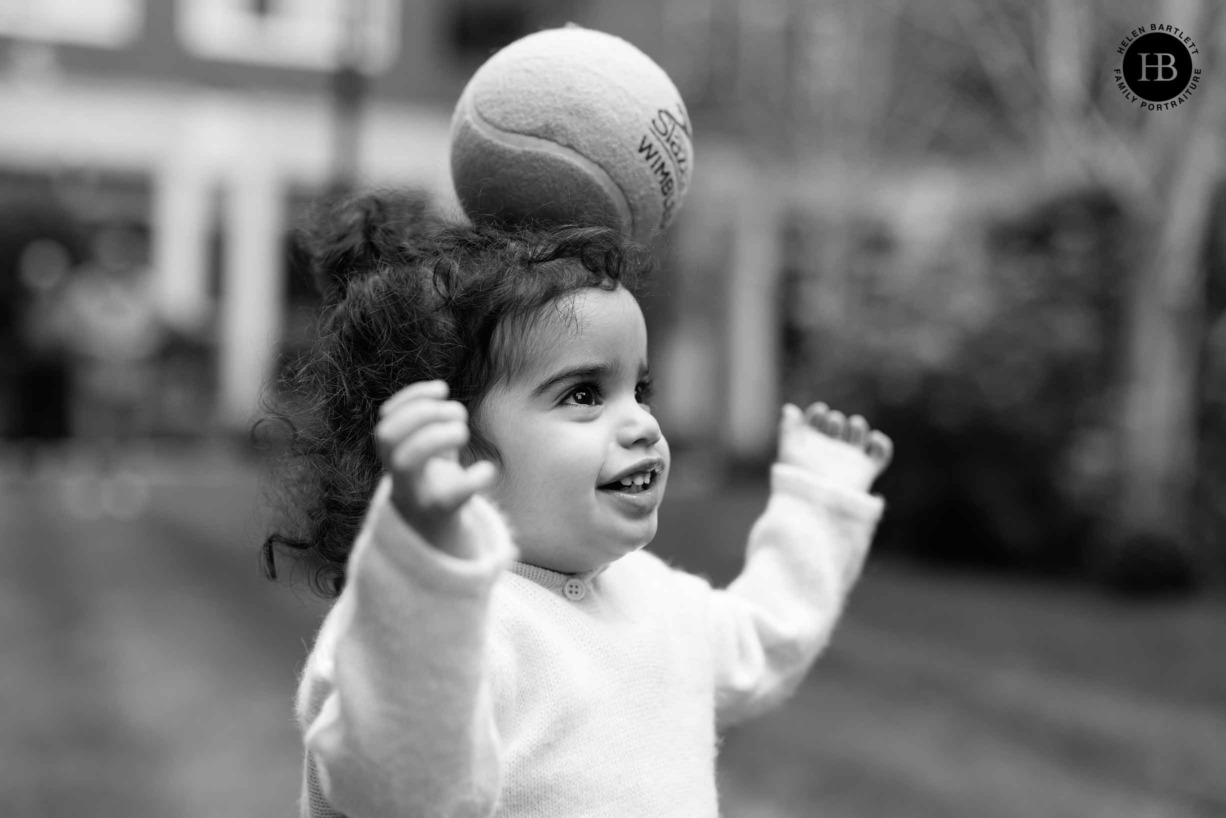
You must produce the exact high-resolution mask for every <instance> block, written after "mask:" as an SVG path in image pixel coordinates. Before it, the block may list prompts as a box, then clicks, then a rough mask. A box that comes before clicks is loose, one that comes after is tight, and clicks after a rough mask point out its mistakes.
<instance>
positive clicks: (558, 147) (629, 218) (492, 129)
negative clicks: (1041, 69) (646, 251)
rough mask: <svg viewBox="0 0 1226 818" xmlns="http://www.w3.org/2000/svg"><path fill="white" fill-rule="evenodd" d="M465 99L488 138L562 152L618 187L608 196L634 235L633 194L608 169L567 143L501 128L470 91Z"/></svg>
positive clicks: (476, 124)
mask: <svg viewBox="0 0 1226 818" xmlns="http://www.w3.org/2000/svg"><path fill="white" fill-rule="evenodd" d="M462 102H463V105H464V110H465V112H466V113H467V114H468V121H469V123H470V124H471V125H472V127H473V128H474V129H475V130H477V131H478V132H479V133H480V134H481V135H482V136H484V137H486V138H487V139H490V140H492V141H499V140H501V141H502V142H503V143H504V144H506V145H509V146H511V147H516V148H529V149H533V150H540V151H543V152H545V153H563V154H564V156H565V157H566V158H567V159H570V160H572V161H574V162H575V163H576V164H578V165H581V166H582V167H583V169H584V170H585V171H587V172H588V173H590V174H592V175H593V176H595V177H596V178H597V179H599V180H600V181H601V182H602V183H603V184H604V186H605V187H606V189H608V190H610V191H614V190H615V191H617V194H618V195H616V196H610V197H609V198H610V199H611V200H612V201H613V206H614V207H615V208H617V215H618V217H619V218H620V219H621V221H622V223H623V224H625V225H628V226H629V230H628V233H629V234H630V235H634V231H635V229H636V228H637V227H638V225H637V224H635V219H634V216H635V214H634V211H633V210H631V208H630V198H629V196H627V195H626V191H625V189H624V188H622V186H621V185H620V184H618V182H617V180H616V179H614V178H613V176H612V175H611V174H610V173H609V172H608V171H607V170H605V169H604V168H602V167H601V166H600V165H598V164H596V162H594V161H592V160H591V159H589V158H588V157H586V156H584V155H583V154H581V153H579V152H578V151H576V150H575V149H574V148H572V147H570V146H568V145H563V144H561V143H559V142H555V141H553V140H551V139H544V138H542V137H539V136H533V135H532V134H526V133H522V132H520V131H513V130H506V129H503V128H499V127H498V126H496V125H494V124H492V123H491V122H490V121H489V120H487V119H486V118H485V117H484V116H482V115H481V112H480V111H478V110H477V105H476V102H475V101H474V100H473V98H472V96H471V95H469V94H465V95H464V98H463V100H462Z"/></svg>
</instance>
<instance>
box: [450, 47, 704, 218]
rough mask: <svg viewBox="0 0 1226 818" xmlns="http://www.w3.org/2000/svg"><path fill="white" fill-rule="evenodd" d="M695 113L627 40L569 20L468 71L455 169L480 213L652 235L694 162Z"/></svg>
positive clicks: (466, 203) (470, 210)
mask: <svg viewBox="0 0 1226 818" xmlns="http://www.w3.org/2000/svg"><path fill="white" fill-rule="evenodd" d="M693 167H694V160H693V143H692V132H691V127H690V119H689V115H688V114H687V113H686V110H685V103H684V102H683V101H682V99H681V94H680V93H678V91H677V88H676V86H674V85H673V83H672V81H671V80H670V79H669V78H668V75H667V74H666V73H665V72H664V70H663V69H662V68H660V66H658V65H657V64H656V63H655V62H653V61H652V59H651V58H650V57H648V56H647V55H646V54H644V53H643V52H642V51H640V50H639V49H638V48H636V47H634V46H633V45H631V44H630V43H628V42H626V41H625V40H623V39H621V38H620V37H615V36H613V35H612V34H606V33H604V32H600V31H594V30H592V29H587V28H580V27H578V26H574V25H568V26H566V27H564V28H555V29H547V30H545V31H539V32H537V33H535V34H530V35H528V36H526V37H523V38H521V39H519V40H516V41H515V42H513V43H511V44H510V45H508V46H506V47H505V48H503V49H501V50H500V51H498V52H497V53H495V54H494V55H493V56H492V57H490V58H489V59H488V60H487V61H486V62H485V63H484V64H483V65H482V66H481V67H480V68H478V69H477V71H476V73H475V74H473V76H472V78H471V79H470V80H469V82H468V85H467V86H466V87H465V88H464V92H463V94H461V95H460V100H459V102H458V103H457V104H456V108H455V113H454V115H453V116H452V120H451V177H452V181H453V182H454V183H455V188H456V193H457V194H458V197H459V200H460V204H461V205H462V206H463V208H464V212H465V213H466V214H467V215H468V217H469V218H470V219H472V220H473V221H474V222H478V223H481V222H492V223H495V224H503V225H506V224H516V223H524V222H545V223H572V222H574V223H580V224H596V225H606V226H610V227H616V228H618V229H621V230H622V231H623V232H624V233H626V234H627V235H629V236H630V237H632V238H633V239H635V240H637V241H641V242H647V241H650V239H651V238H652V237H653V236H654V235H656V234H657V233H658V232H660V231H662V230H664V228H666V227H667V226H668V225H669V223H670V222H671V221H672V219H673V217H674V216H675V215H676V214H677V210H678V208H679V207H680V205H681V202H682V199H683V198H684V197H685V192H686V189H687V188H688V187H689V183H690V174H691V173H692V172H693Z"/></svg>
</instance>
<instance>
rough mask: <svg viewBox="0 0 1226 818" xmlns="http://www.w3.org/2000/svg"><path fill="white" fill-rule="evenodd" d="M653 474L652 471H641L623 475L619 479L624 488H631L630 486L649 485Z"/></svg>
mask: <svg viewBox="0 0 1226 818" xmlns="http://www.w3.org/2000/svg"><path fill="white" fill-rule="evenodd" d="M654 474H655V472H654V471H645V472H642V471H641V472H639V473H638V474H632V475H630V476H629V477H623V478H622V479H621V484H622V485H623V486H625V487H626V488H631V487H632V486H640V487H642V486H648V485H651V478H652V477H653V476H654Z"/></svg>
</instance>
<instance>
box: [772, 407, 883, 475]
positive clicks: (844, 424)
mask: <svg viewBox="0 0 1226 818" xmlns="http://www.w3.org/2000/svg"><path fill="white" fill-rule="evenodd" d="M789 406H793V404H787V405H786V406H785V407H784V414H785V416H786V415H787V414H788V412H789V410H788V407H789ZM797 411H799V410H797ZM801 416H802V417H803V420H804V422H805V423H807V424H808V425H810V426H812V427H813V428H814V429H817V430H818V431H819V432H821V433H822V434H824V435H827V436H828V437H832V438H835V439H836V440H842V441H844V442H846V443H849V444H851V445H852V446H855V447H857V448H862V449H864V450H865V451H867V452H868V453H869V454H870V455H871V456H873V457H874V459H880V460H881V461H882V462H883V464H884V463H888V462H889V459H890V457H892V455H893V443H892V442H891V441H890V439H889V438H888V437H886V436H885V435H884V434H882V433H881V432H877V431H874V430H873V429H872V427H870V426H869V424H868V421H867V420H865V419H864V416H863V415H852V416H851V417H850V418H849V417H847V416H846V415H845V414H843V413H842V412H840V411H839V410H837V409H831V408H830V407H829V406H828V405H827V404H825V403H824V402H822V401H818V402H816V403H812V404H810V405H809V406H808V407H807V408H806V409H805V410H804V412H803V413H802V415H801Z"/></svg>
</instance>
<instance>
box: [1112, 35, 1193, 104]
mask: <svg viewBox="0 0 1226 818" xmlns="http://www.w3.org/2000/svg"><path fill="white" fill-rule="evenodd" d="M1121 69H1122V70H1123V79H1124V83H1125V84H1126V85H1127V86H1128V90H1130V91H1132V93H1134V94H1136V95H1137V96H1138V97H1139V98H1140V99H1143V100H1145V101H1146V102H1167V101H1168V100H1172V99H1175V98H1176V97H1178V96H1179V95H1180V94H1182V93H1183V92H1184V91H1185V90H1186V89H1187V87H1188V84H1189V83H1190V82H1191V81H1192V54H1191V53H1190V52H1189V51H1188V47H1187V45H1185V44H1184V42H1183V41H1182V40H1181V39H1179V38H1178V37H1176V36H1175V35H1173V34H1167V33H1166V32H1164V31H1154V32H1150V33H1149V34H1143V35H1141V36H1140V37H1137V38H1136V39H1135V40H1133V41H1132V44H1131V45H1129V46H1128V49H1127V51H1125V52H1124V63H1123V65H1122V66H1121Z"/></svg>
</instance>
